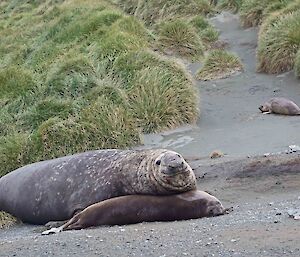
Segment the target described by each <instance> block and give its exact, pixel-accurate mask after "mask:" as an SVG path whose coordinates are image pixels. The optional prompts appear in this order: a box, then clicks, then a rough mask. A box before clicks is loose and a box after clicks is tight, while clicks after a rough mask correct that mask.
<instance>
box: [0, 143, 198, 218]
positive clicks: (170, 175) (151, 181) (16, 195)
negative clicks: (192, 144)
mask: <svg viewBox="0 0 300 257" xmlns="http://www.w3.org/2000/svg"><path fill="white" fill-rule="evenodd" d="M193 189H196V179H195V175H194V172H193V171H192V169H191V167H190V166H189V165H188V164H187V163H186V161H185V160H184V159H183V157H182V156H181V155H180V154H178V153H176V152H173V151H168V150H165V149H156V150H136V151H134V150H114V149H109V150H99V151H90V152H84V153H80V154H75V155H70V156H66V157H62V158H57V159H53V160H48V161H43V162H38V163H34V164H30V165H27V166H24V167H22V168H19V169H17V170H15V171H13V172H11V173H9V174H7V175H5V176H4V177H2V178H1V179H0V210H3V211H6V212H8V213H10V214H12V215H14V216H15V217H17V218H19V219H20V220H22V221H23V222H27V223H32V224H45V223H47V222H48V221H53V220H67V219H69V218H71V217H73V215H74V214H75V213H76V212H78V211H81V210H83V209H84V208H86V207H87V206H89V205H91V204H94V203H97V202H100V201H102V200H106V199H109V198H112V197H116V196H122V195H130V194H149V195H169V194H174V193H179V192H185V191H189V190H193Z"/></svg>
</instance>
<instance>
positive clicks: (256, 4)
mask: <svg viewBox="0 0 300 257" xmlns="http://www.w3.org/2000/svg"><path fill="white" fill-rule="evenodd" d="M291 1H292V0H273V1H269V0H244V1H243V3H242V5H241V8H240V19H241V22H242V25H243V26H244V27H246V28H247V27H253V26H257V25H260V24H261V23H262V20H263V18H265V17H267V16H268V15H269V14H270V13H271V12H274V11H276V10H280V9H282V8H284V7H286V6H287V5H288V4H289V3H290V2H291Z"/></svg>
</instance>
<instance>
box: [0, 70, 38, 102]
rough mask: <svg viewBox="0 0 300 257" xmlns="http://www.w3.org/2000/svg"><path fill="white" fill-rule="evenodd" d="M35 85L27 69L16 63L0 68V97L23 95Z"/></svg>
mask: <svg viewBox="0 0 300 257" xmlns="http://www.w3.org/2000/svg"><path fill="white" fill-rule="evenodd" d="M34 87H35V82H34V78H33V76H32V73H31V72H30V71H29V70H26V69H25V68H23V67H18V66H16V65H14V66H9V67H5V68H2V69H1V70H0V98H4V97H6V98H10V99H12V98H15V97H18V96H22V95H24V94H25V93H26V92H28V91H29V90H33V89H34Z"/></svg>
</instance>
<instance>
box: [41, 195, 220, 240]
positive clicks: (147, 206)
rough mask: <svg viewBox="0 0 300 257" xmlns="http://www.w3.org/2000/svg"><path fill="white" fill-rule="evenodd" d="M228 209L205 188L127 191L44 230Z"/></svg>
mask: <svg viewBox="0 0 300 257" xmlns="http://www.w3.org/2000/svg"><path fill="white" fill-rule="evenodd" d="M225 212H226V209H225V208H224V207H223V205H222V204H221V202H220V201H219V200H218V199H217V198H216V197H214V196H212V195H210V194H208V193H206V192H204V191H198V190H193V191H189V192H185V193H181V194H175V195H168V196H150V195H127V196H120V197H116V198H112V199H108V200H105V201H102V202H99V203H95V204H93V205H91V206H89V207H87V208H86V209H84V210H83V211H82V212H80V213H78V214H76V215H75V216H74V217H73V218H72V219H70V220H69V221H68V222H67V223H65V224H64V225H62V226H60V227H59V228H52V229H50V230H46V231H44V232H43V233H42V234H43V235H48V234H52V233H57V232H61V231H63V230H71V229H82V228H87V227H92V226H100V225H125V224H133V223H140V222H151V221H174V220H187V219H197V218H202V217H211V216H218V215H222V214H224V213H225Z"/></svg>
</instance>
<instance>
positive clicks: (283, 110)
mask: <svg viewBox="0 0 300 257" xmlns="http://www.w3.org/2000/svg"><path fill="white" fill-rule="evenodd" d="M258 109H259V110H260V111H261V112H262V113H277V114H283V115H300V108H299V106H298V105H297V104H295V103H294V102H293V101H291V100H289V99H286V98H284V97H274V98H271V99H270V100H269V101H267V102H265V103H264V104H263V105H261V106H260V107H259V108H258Z"/></svg>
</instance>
